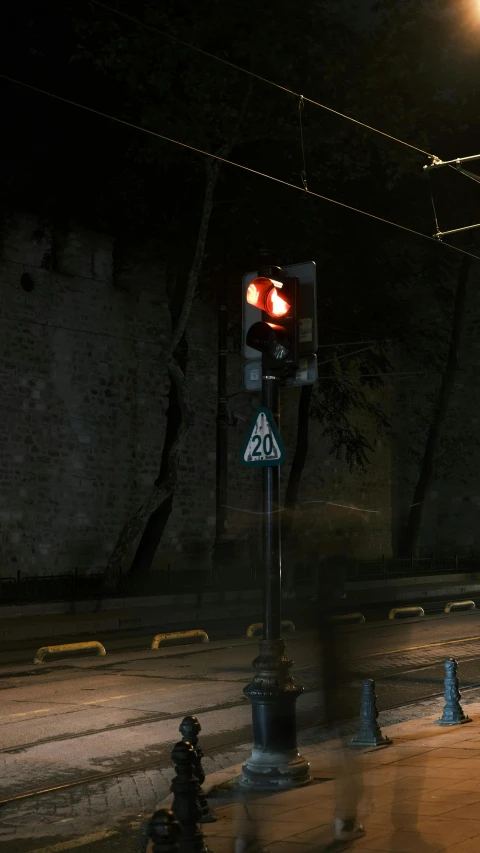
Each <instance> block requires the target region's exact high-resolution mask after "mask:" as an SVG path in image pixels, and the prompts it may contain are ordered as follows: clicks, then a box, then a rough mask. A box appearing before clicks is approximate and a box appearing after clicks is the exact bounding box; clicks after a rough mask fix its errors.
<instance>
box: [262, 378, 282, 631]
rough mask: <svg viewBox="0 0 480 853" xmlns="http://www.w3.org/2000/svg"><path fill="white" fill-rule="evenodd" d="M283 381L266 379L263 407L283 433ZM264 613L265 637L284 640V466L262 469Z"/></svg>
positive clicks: (263, 387)
mask: <svg viewBox="0 0 480 853" xmlns="http://www.w3.org/2000/svg"><path fill="white" fill-rule="evenodd" d="M279 386H280V380H279V379H277V378H276V377H275V376H268V375H266V376H263V377H262V406H265V407H266V408H267V409H270V411H271V412H272V414H273V417H274V419H275V423H276V424H277V427H278V429H279V430H280V387H279ZM262 476H263V480H262V498H263V564H264V569H265V576H264V596H265V597H264V614H263V636H264V639H265V640H268V641H269V642H271V641H274V640H277V639H278V638H279V637H280V633H281V631H280V628H281V619H282V614H281V609H282V584H281V578H282V554H281V547H282V540H281V536H282V528H281V512H280V465H274V466H268V467H265V468H263V469H262Z"/></svg>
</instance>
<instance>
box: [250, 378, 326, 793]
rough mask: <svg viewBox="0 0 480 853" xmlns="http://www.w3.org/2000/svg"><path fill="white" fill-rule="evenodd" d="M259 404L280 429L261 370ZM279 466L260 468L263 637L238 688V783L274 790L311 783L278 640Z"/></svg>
mask: <svg viewBox="0 0 480 853" xmlns="http://www.w3.org/2000/svg"><path fill="white" fill-rule="evenodd" d="M262 374H263V375H262V405H263V406H265V407H266V408H268V409H270V411H271V412H272V413H273V416H274V418H275V421H276V424H277V426H278V427H280V380H279V379H278V378H277V377H275V376H272V375H270V374H269V372H268V370H267V369H265V366H264V367H263V369H262ZM281 518H282V513H281V507H280V465H275V466H268V467H267V466H266V467H264V468H263V546H264V551H263V559H264V568H265V582H264V583H265V585H264V615H263V627H264V633H263V639H262V640H261V641H260V649H259V655H258V657H256V658H255V660H254V661H253V667H254V669H255V675H254V677H253V680H252V681H251V683H250V684H249V685H248V686H247V687H246V688H245V689H244V691H243V692H244V694H245V695H246V696H247V697H248V698H249V699H250V700H251V703H252V726H253V750H252V754H251V756H250V758H248V759H247V761H246V762H245V764H244V765H243V774H242V778H241V782H240V785H241V787H243V788H249V789H253V790H267V791H272V790H280V789H285V788H293V787H295V786H299V785H306V784H308V783H309V782H310V781H311V778H310V774H309V764H308V761H307V760H306V759H305V758H303V756H301V755H300V754H299V752H298V746H297V723H296V701H297V699H298V697H299V696H300V694H301V693H302V692H303V687H301V686H300V685H298V684H296V683H295V682H294V680H293V677H292V675H291V674H290V669H291V666H292V663H293V662H292V661H291V660H290V659H289V658H288V657H286V655H285V642H284V640H283V639H282V637H281V604H282V590H281Z"/></svg>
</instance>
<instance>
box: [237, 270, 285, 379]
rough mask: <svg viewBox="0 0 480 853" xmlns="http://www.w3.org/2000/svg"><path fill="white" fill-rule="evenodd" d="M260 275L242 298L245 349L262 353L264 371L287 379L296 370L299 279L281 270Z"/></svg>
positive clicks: (250, 284)
mask: <svg viewBox="0 0 480 853" xmlns="http://www.w3.org/2000/svg"><path fill="white" fill-rule="evenodd" d="M260 272H261V273H262V272H263V273H264V274H260V275H258V276H257V277H256V278H254V279H253V280H252V281H250V282H249V284H248V285H247V287H246V291H245V295H244V305H243V333H244V345H245V349H246V348H250V349H251V350H255V351H256V352H259V353H261V354H262V363H263V368H264V369H266V370H269V371H271V372H272V373H273V374H274V375H275V376H278V377H286V376H290V375H292V374H293V373H294V372H295V371H296V369H297V366H298V318H297V296H298V279H297V278H296V277H294V276H286V275H285V274H284V273H283V271H282V269H281V267H270V268H269V269H268V270H265V271H260ZM252 309H253V310H252Z"/></svg>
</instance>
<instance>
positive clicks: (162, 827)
mask: <svg viewBox="0 0 480 853" xmlns="http://www.w3.org/2000/svg"><path fill="white" fill-rule="evenodd" d="M147 837H148V842H147V848H146V853H179V843H178V840H179V837H180V824H179V822H178V820H177V819H176V817H175V815H174V814H173V812H172V811H170V809H159V810H158V811H157V812H155V814H154V815H152V817H151V818H150V820H149V822H148V828H147Z"/></svg>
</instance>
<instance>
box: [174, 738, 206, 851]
mask: <svg viewBox="0 0 480 853" xmlns="http://www.w3.org/2000/svg"><path fill="white" fill-rule="evenodd" d="M195 760H196V759H195V750H194V748H193V746H192V745H191V743H188V742H187V741H180V743H177V744H176V745H175V746H174V748H173V752H172V761H173V762H174V764H175V771H176V776H175V778H174V779H173V781H172V784H171V787H170V790H171V791H172V793H173V803H172V811H173V813H174V815H175V817H176V818H177V820H178V822H179V824H180V837H179V853H207V847H206V845H205V839H204V837H203V832H202V830H201V828H200V826H199V822H200V820H201V818H202V812H201V809H200V804H199V802H198V797H197V784H198V780H197V777H196V776H195Z"/></svg>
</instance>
